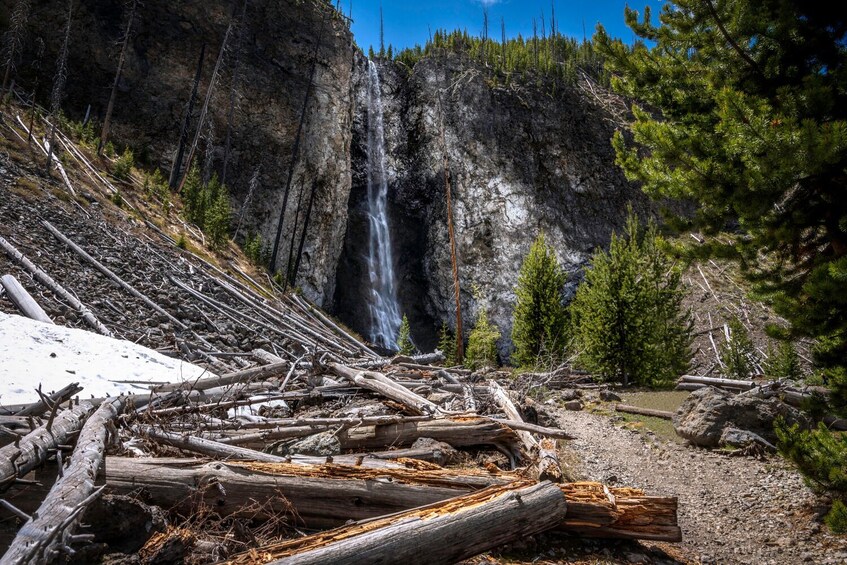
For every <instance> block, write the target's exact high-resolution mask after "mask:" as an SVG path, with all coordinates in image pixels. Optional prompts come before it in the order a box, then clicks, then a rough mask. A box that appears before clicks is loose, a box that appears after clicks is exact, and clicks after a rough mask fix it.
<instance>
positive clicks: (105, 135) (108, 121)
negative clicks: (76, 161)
mask: <svg viewBox="0 0 847 565" xmlns="http://www.w3.org/2000/svg"><path fill="white" fill-rule="evenodd" d="M137 6H138V0H132V8H130V11H129V18H128V19H127V22H126V31H125V32H124V37H123V40H122V41H121V55H120V57H119V58H118V68H117V70H116V71H115V82H114V83H112V93H111V94H110V95H109V104H108V105H107V106H106V117H105V118H103V130H102V131H101V132H100V142H99V143H98V144H97V154H98V155H100V153H101V151H102V150H103V146H104V145H106V142H107V141H108V139H109V128H110V127H111V125H112V110H114V109H115V97H116V96H117V94H118V83H120V81H121V74H122V73H123V70H124V61H125V60H126V50H127V47H128V46H129V38H130V36H131V34H132V22H133V20H135V9H136V7H137Z"/></svg>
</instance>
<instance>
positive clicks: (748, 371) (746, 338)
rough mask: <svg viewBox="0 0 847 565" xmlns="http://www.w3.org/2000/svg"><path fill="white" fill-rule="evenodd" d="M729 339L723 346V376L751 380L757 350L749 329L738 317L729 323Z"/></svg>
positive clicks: (731, 319)
mask: <svg viewBox="0 0 847 565" xmlns="http://www.w3.org/2000/svg"><path fill="white" fill-rule="evenodd" d="M727 327H728V328H729V339H727V340H726V341H724V343H723V344H721V359H723V363H724V365H725V366H724V369H723V374H724V375H725V376H727V377H728V378H730V379H740V380H744V379H749V378H750V376H751V375H752V374H753V359H754V358H755V355H756V348H755V347H754V346H753V342H752V340H751V339H750V334H749V333H748V332H747V328H745V327H744V324H742V323H741V320H739V319H738V318H737V317H735V316H733V317H732V318H730V320H729V322H728V323H727Z"/></svg>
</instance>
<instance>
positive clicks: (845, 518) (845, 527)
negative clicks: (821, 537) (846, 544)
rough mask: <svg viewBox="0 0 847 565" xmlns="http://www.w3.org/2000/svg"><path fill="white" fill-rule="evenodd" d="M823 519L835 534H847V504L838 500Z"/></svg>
mask: <svg viewBox="0 0 847 565" xmlns="http://www.w3.org/2000/svg"><path fill="white" fill-rule="evenodd" d="M823 521H824V523H825V524H826V525H827V526H828V527H829V529H830V531H831V532H832V533H833V534H847V505H845V504H844V503H843V502H841V501H840V500H836V501H835V502H833V503H832V508H830V510H829V513H828V514H827V515H826V516H825V517H824V519H823Z"/></svg>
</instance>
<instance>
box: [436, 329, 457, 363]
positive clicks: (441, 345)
mask: <svg viewBox="0 0 847 565" xmlns="http://www.w3.org/2000/svg"><path fill="white" fill-rule="evenodd" d="M438 349H439V351H441V352H442V353H443V354H444V364H445V365H447V366H448V367H449V366H451V365H455V364H456V336H454V335H453V332H451V331H450V328H448V327H447V323H446V322H442V324H441V331H440V332H439V333H438Z"/></svg>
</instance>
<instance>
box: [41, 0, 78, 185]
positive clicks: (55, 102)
mask: <svg viewBox="0 0 847 565" xmlns="http://www.w3.org/2000/svg"><path fill="white" fill-rule="evenodd" d="M73 14H74V0H68V17H67V20H66V22H65V39H64V42H63V43H62V49H61V50H60V51H59V60H58V62H57V63H56V74H55V75H54V76H53V92H52V93H51V94H50V141H49V147H48V149H47V165H46V170H45V173H46V174H47V175H48V176H49V175H50V163H51V162H52V161H53V144H54V141H55V137H56V120H57V117H58V116H57V115H58V113H59V106H60V105H61V103H62V96H64V94H65V81H66V80H67V79H68V50H69V49H70V42H71V23H73Z"/></svg>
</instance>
